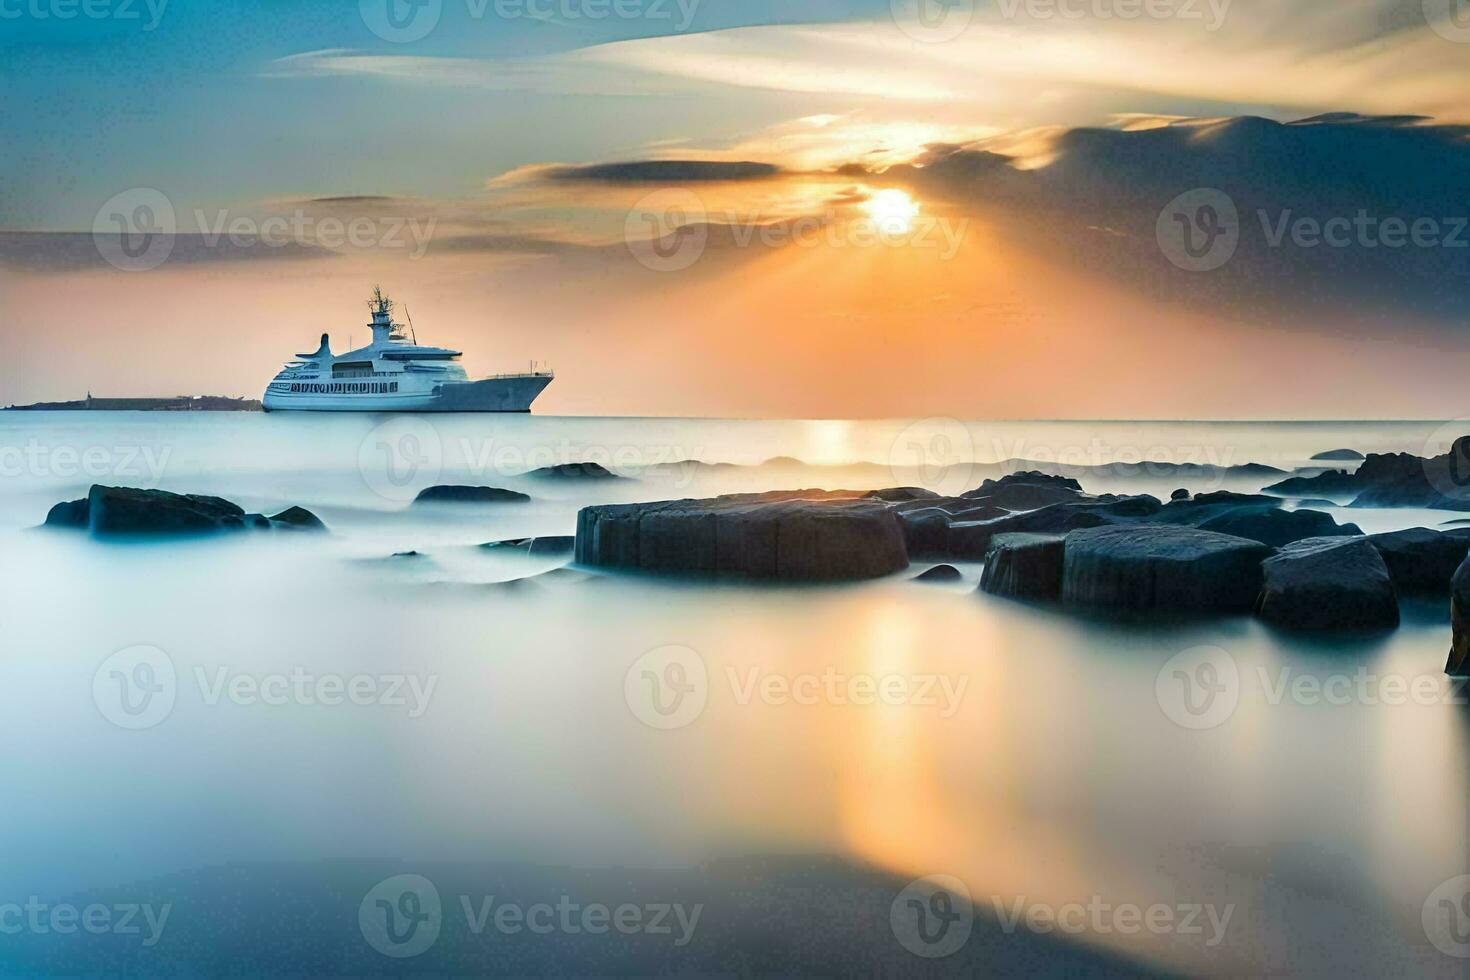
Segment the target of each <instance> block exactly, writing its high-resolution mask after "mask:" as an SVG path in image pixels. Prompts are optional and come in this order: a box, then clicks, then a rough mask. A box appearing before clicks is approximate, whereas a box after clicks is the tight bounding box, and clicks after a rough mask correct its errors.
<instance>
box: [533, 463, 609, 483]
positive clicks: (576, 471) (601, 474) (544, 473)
mask: <svg viewBox="0 0 1470 980" xmlns="http://www.w3.org/2000/svg"><path fill="white" fill-rule="evenodd" d="M526 475H527V476H536V477H547V478H551V479H557V480H621V479H623V478H622V477H620V476H618V475H617V474H616V473H613V472H612V471H610V470H608V469H607V468H606V467H604V466H602V465H601V464H599V463H557V464H556V465H555V466H543V467H541V468H540V469H539V470H532V471H531V472H529V473H527V474H526Z"/></svg>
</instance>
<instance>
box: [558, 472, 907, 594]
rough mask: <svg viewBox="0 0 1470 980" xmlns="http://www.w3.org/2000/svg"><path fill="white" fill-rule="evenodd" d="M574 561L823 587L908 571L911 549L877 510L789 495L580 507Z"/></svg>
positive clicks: (868, 503) (887, 513) (885, 510)
mask: <svg viewBox="0 0 1470 980" xmlns="http://www.w3.org/2000/svg"><path fill="white" fill-rule="evenodd" d="M576 560H577V561H578V562H580V563H582V564H585V565H600V566H609V567H618V568H641V569H647V570H659V571H681V572H708V573H718V574H728V575H734V576H742V577H746V578H756V579H781V580H791V581H823V580H839V579H859V578H871V577H875V576H879V575H887V574H889V573H891V572H896V571H898V570H900V569H902V568H905V567H907V566H908V550H907V548H906V547H905V545H904V537H903V531H902V528H901V527H900V525H899V521H898V517H897V515H896V514H894V513H893V512H892V511H891V510H890V509H889V507H888V505H886V504H885V503H883V502H882V501H878V500H867V499H862V498H854V497H851V496H846V497H843V496H837V495H834V494H821V493H817V494H812V493H811V492H810V491H787V492H780V493H776V494H733V495H729V496H724V497H716V498H713V499H707V500H664V501H653V502H650V503H633V504H599V505H595V506H591V507H584V508H582V510H581V511H580V512H578V514H577V540H576Z"/></svg>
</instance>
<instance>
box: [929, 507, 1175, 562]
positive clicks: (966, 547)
mask: <svg viewBox="0 0 1470 980" xmlns="http://www.w3.org/2000/svg"><path fill="white" fill-rule="evenodd" d="M1159 508H1160V504H1159V501H1158V500H1157V499H1156V498H1154V497H1150V496H1148V495H1147V494H1144V495H1142V496H1138V497H1104V498H1098V499H1096V500H1082V501H1077V502H1072V503H1061V504H1052V505H1051V506H1050V507H1043V508H1041V509H1040V510H1033V511H1028V512H1026V513H1021V514H1010V515H1008V516H1006V517H1000V518H996V519H994V520H989V521H976V522H969V521H956V522H952V523H951V524H950V526H949V534H948V537H947V538H946V545H945V548H946V552H945V553H946V555H947V556H948V557H950V558H968V559H973V560H977V561H978V560H981V559H983V558H984V557H985V555H986V553H987V552H988V551H989V550H990V542H991V540H992V539H994V538H995V536H996V535H999V534H1011V533H1018V532H1024V533H1040V534H1061V533H1066V532H1068V531H1075V530H1078V529H1081V528H1092V527H1104V526H1107V525H1111V524H1125V523H1133V522H1140V521H1146V520H1150V519H1151V518H1152V517H1153V515H1155V514H1157V513H1158V512H1159Z"/></svg>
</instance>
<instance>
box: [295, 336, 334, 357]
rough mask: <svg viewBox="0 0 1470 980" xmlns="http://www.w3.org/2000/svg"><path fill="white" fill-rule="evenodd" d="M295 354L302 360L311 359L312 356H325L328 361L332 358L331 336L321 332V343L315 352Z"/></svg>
mask: <svg viewBox="0 0 1470 980" xmlns="http://www.w3.org/2000/svg"><path fill="white" fill-rule="evenodd" d="M296 356H297V357H299V358H301V359H302V360H304V361H305V360H311V359H313V358H326V359H327V360H328V361H330V360H331V359H332V340H331V337H330V336H328V335H327V334H322V343H321V346H320V347H318V348H317V349H316V353H314V354H297V355H296Z"/></svg>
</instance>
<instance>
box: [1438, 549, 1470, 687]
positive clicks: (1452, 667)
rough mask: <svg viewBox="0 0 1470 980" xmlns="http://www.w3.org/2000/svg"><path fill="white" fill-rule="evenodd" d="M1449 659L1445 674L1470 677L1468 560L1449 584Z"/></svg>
mask: <svg viewBox="0 0 1470 980" xmlns="http://www.w3.org/2000/svg"><path fill="white" fill-rule="evenodd" d="M1450 624H1451V626H1452V628H1453V630H1454V633H1453V637H1452V639H1451V640H1450V658H1449V660H1448V661H1447V662H1446V663H1445V666H1444V670H1445V673H1446V674H1451V675H1453V676H1455V677H1470V559H1466V560H1465V561H1464V562H1463V563H1462V564H1461V565H1460V567H1459V569H1458V570H1457V571H1456V572H1455V577H1454V578H1453V579H1452V580H1451V582H1450Z"/></svg>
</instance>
